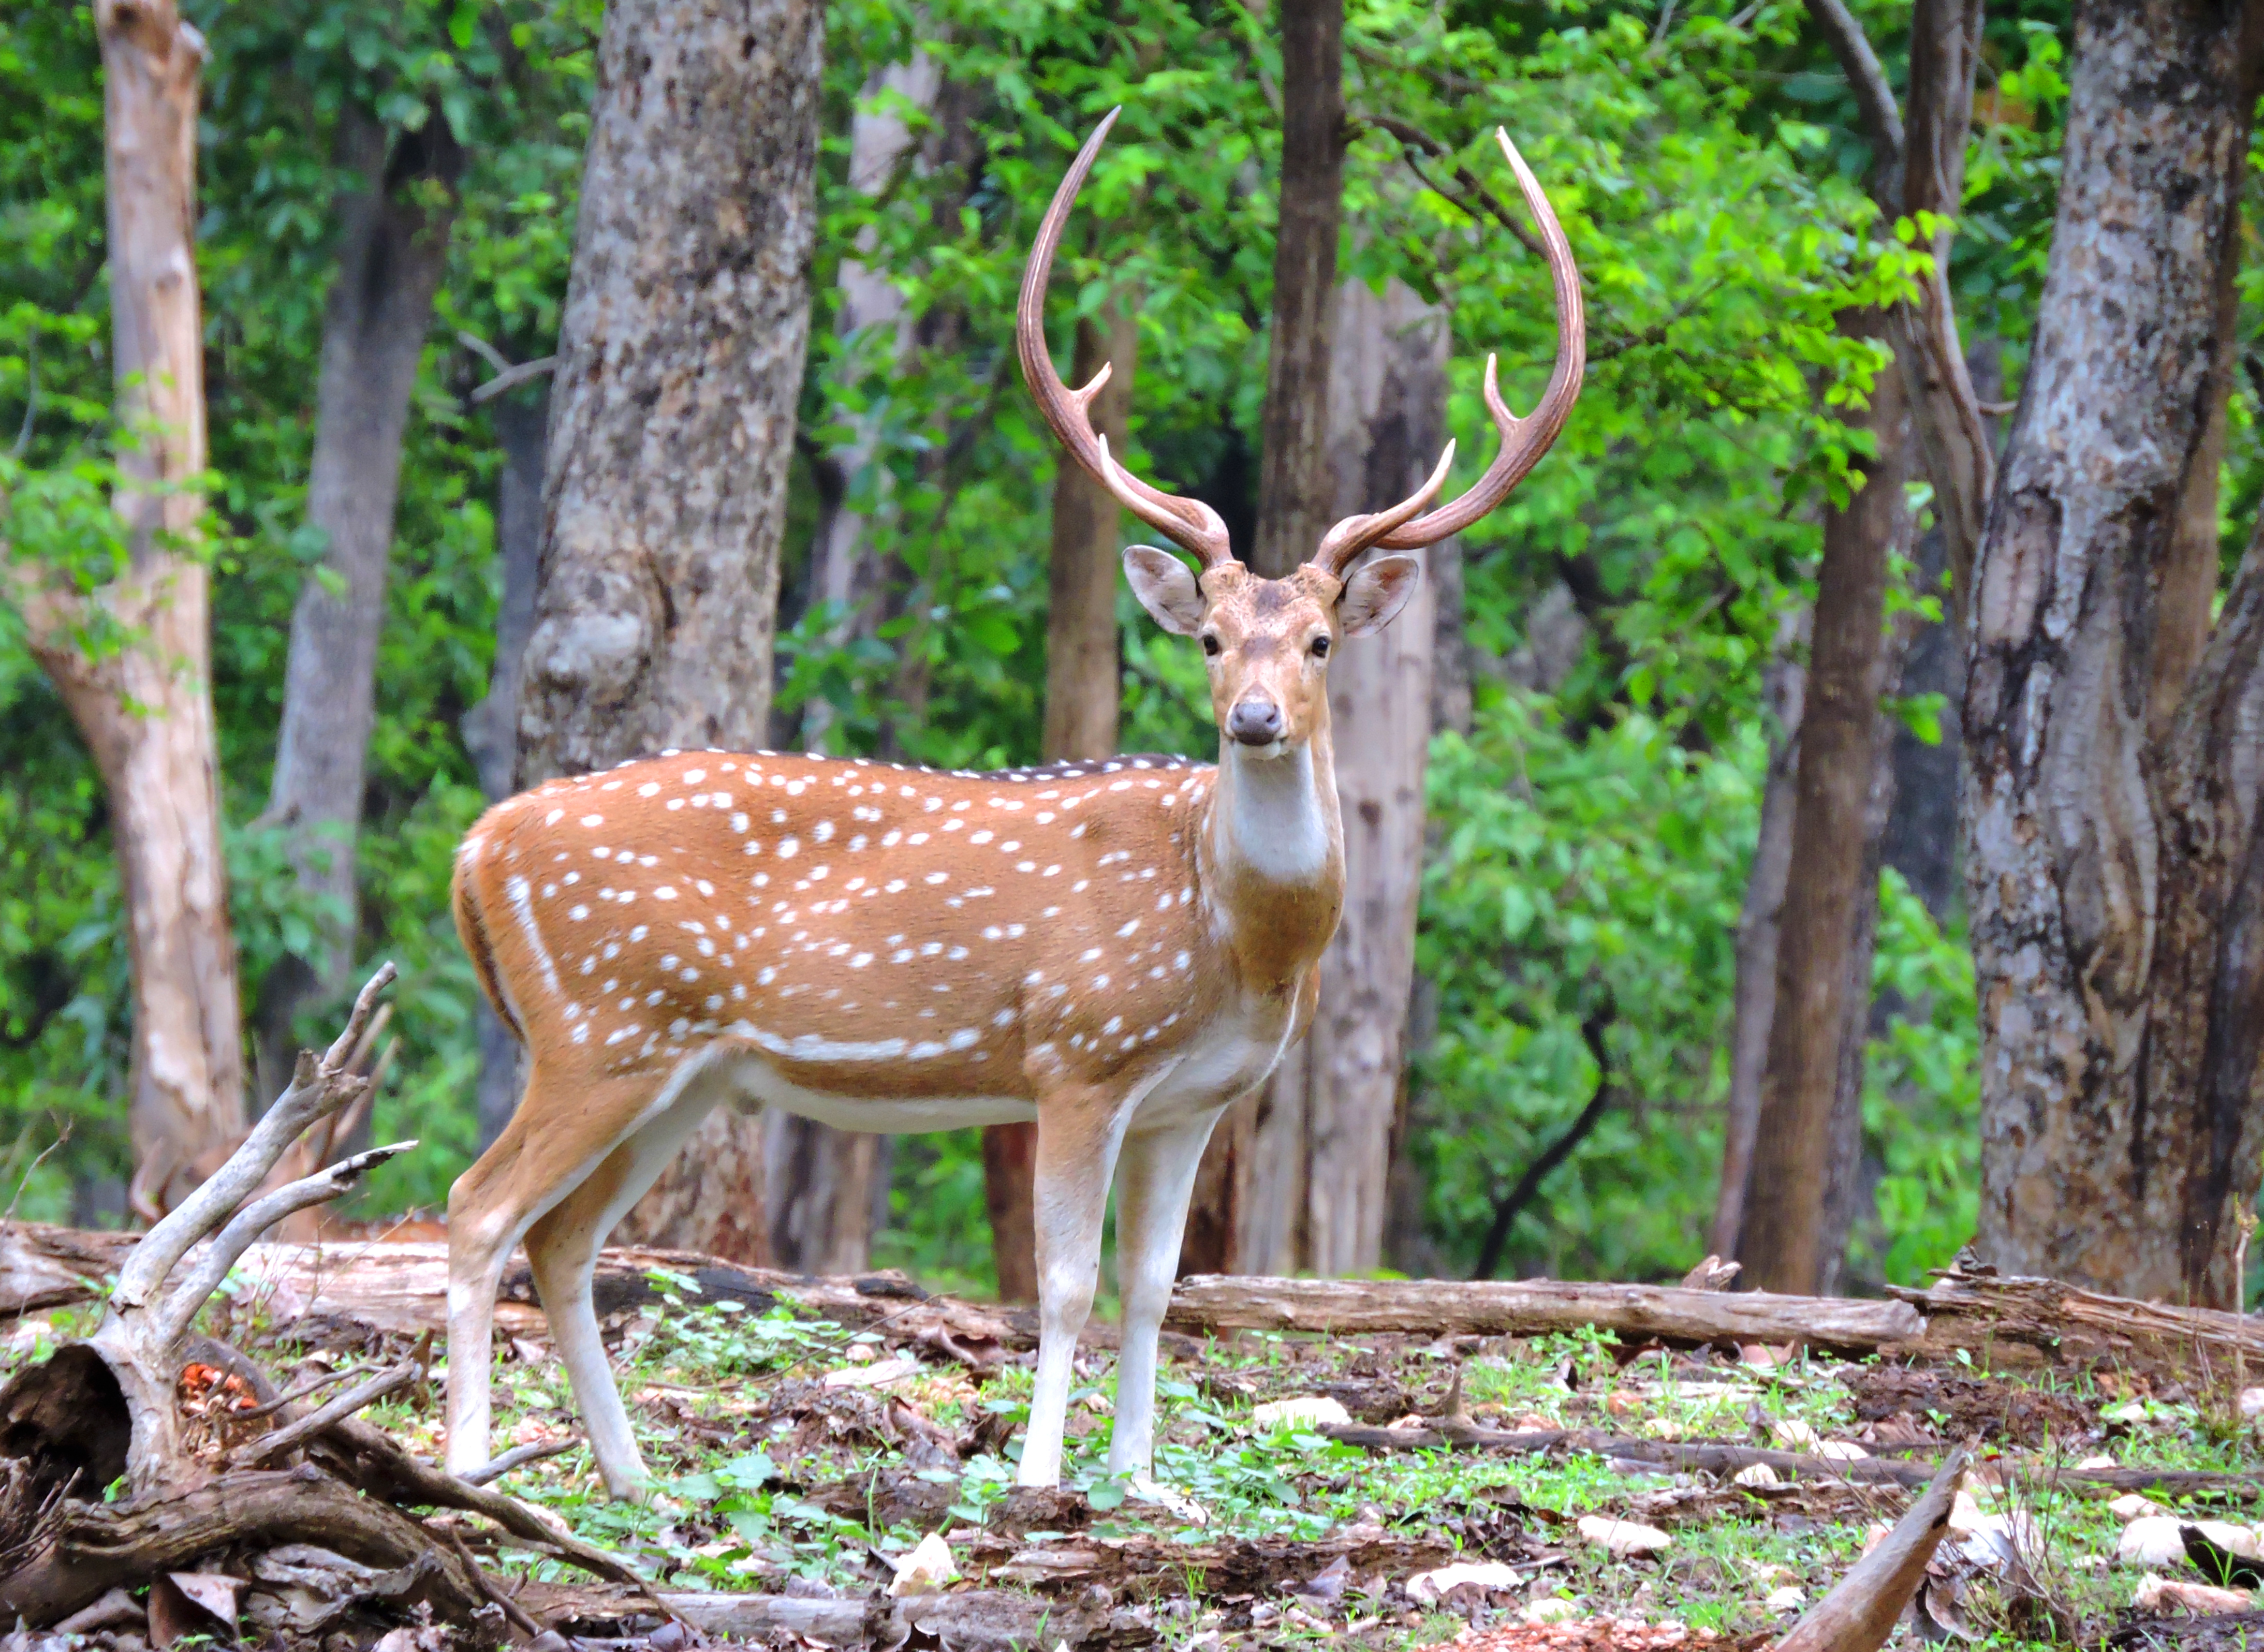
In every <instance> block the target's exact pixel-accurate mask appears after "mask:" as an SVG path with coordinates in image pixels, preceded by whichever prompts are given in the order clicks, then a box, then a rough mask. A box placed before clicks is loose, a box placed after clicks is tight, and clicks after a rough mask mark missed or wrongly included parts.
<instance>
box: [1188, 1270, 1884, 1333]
mask: <svg viewBox="0 0 2264 1652" xmlns="http://www.w3.org/2000/svg"><path fill="white" fill-rule="evenodd" d="M1165 1324H1166V1325H1169V1326H1170V1327H1172V1329H1173V1330H1182V1331H1189V1332H1202V1331H1218V1330H1302V1331H1319V1332H1329V1333H1345V1332H1350V1333H1353V1334H1361V1333H1368V1332H1391V1331H1398V1332H1407V1333H1411V1334H1416V1335H1423V1336H1433V1337H1436V1336H1471V1335H1475V1336H1485V1337H1529V1336H1535V1335H1538V1334H1540V1333H1542V1332H1544V1331H1557V1330H1581V1329H1585V1328H1586V1327H1589V1326H1595V1327H1600V1328H1601V1329H1604V1330H1615V1331H1618V1332H1620V1333H1622V1335H1626V1336H1632V1337H1644V1338H1651V1337H1657V1338H1660V1339H1663V1340H1665V1341H1669V1342H1683V1343H1693V1344H1697V1343H1739V1344H1744V1343H1772V1344H1781V1343H1788V1342H1797V1343H1806V1344H1812V1345H1816V1346H1821V1347H1826V1348H1841V1349H1848V1350H1854V1351H1870V1350H1872V1349H1875V1348H1878V1347H1881V1346H1883V1345H1884V1344H1890V1343H1903V1342H1912V1341H1915V1340H1916V1339H1917V1338H1919V1337H1922V1336H1924V1335H1925V1334H1926V1328H1927V1327H1926V1321H1925V1320H1923V1319H1922V1318H1920V1317H1919V1315H1918V1314H1917V1313H1916V1312H1915V1311H1914V1310H1913V1309H1912V1308H1911V1307H1910V1306H1909V1305H1908V1304H1907V1303H1904V1302H1877V1301H1854V1300H1849V1299H1841V1298H1836V1297H1810V1296H1774V1295H1770V1294H1768V1293H1765V1292H1760V1291H1746V1292H1738V1293H1729V1292H1720V1291H1702V1290H1690V1289H1687V1288H1684V1287H1681V1286H1659V1285H1582V1284H1574V1283H1571V1282H1568V1281H1564V1280H1557V1279H1527V1280H1522V1281H1520V1282H1517V1283H1508V1282H1498V1281H1493V1280H1472V1281H1469V1282H1459V1281H1455V1280H1452V1279H1259V1278H1248V1277H1240V1276H1230V1275H1225V1274H1198V1275H1196V1276H1195V1277H1194V1278H1192V1279H1182V1280H1180V1281H1179V1286H1178V1288H1177V1289H1176V1290H1174V1291H1173V1292H1172V1308H1171V1312H1170V1314H1169V1315H1168V1316H1167V1317H1166V1318H1165Z"/></svg>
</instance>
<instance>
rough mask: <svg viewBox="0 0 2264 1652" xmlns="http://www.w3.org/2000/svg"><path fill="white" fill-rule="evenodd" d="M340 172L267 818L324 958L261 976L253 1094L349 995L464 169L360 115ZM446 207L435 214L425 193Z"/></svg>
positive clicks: (434, 134) (345, 123) (451, 156)
mask: <svg viewBox="0 0 2264 1652" xmlns="http://www.w3.org/2000/svg"><path fill="white" fill-rule="evenodd" d="M338 148H339V155H338V160H339V163H340V164H341V165H342V166H343V167H344V169H345V170H347V171H349V172H351V173H352V174H353V175H354V176H355V177H356V178H359V180H360V183H359V185H358V186H357V187H356V189H355V190H354V192H352V193H350V194H347V195H345V196H342V197H341V198H340V199H339V203H338V207H339V216H340V218H341V219H342V220H343V222H344V225H345V233H344V235H343V236H342V237H341V239H340V243H339V246H338V266H337V279H335V281H334V282H333V284H332V286H331V288H330V302H329V306H328V308H326V309H325V310H324V312H323V366H322V376H321V380H320V382H319V384H318V386H317V388H316V416H315V453H314V460H313V463H312V464H311V466H310V467H309V469H308V480H307V519H308V521H309V522H310V523H311V524H313V525H314V526H316V528H318V529H320V530H321V531H322V533H323V537H324V540H325V541H326V545H327V548H326V550H325V552H324V554H323V576H322V577H309V578H308V580H307V582H306V583H305V584H304V585H303V586H302V587H301V590H300V592H299V601H298V605H297V607H296V608H294V610H293V612H292V615H291V648H290V655H289V659H288V663H287V666H286V669H285V673H284V688H283V721H282V728H281V730H280V733H279V737H278V740H277V743H276V749H275V770H274V774H273V776H272V779H271V781H270V789H269V795H268V803H267V818H268V819H270V820H272V821H274V822H279V824H281V825H282V826H284V827H285V828H286V829H287V830H288V831H289V833H290V835H291V840H292V859H293V862H294V866H295V869H296V874H297V881H298V886H299V892H300V894H301V896H302V897H303V898H305V899H306V900H308V902H312V903H313V904H314V906H315V907H316V911H317V913H318V916H319V922H320V925H321V939H322V949H323V950H322V954H321V955H320V956H318V957H312V958H295V957H294V958H287V959H285V960H281V961H279V963H277V964H276V966H275V967H273V968H272V969H271V970H270V971H269V972H268V975H267V979H266V981H265V983H264V986H263V989H262V991H261V994H260V1002H259V1004H258V1011H257V1013H256V1015H255V1020H256V1022H257V1024H258V1051H259V1061H258V1077H259V1086H260V1089H261V1090H262V1091H263V1092H265V1093H270V1094H272V1093H275V1092H278V1091H279V1090H281V1089H282V1088H283V1086H284V1084H285V1083H287V1082H288V1081H289V1077H290V1068H291V1062H292V1061H293V1060H294V1058H295V1057H296V1055H297V1054H298V1048H299V1041H298V1039H297V1037H296V1035H295V1030H294V1023H295V1022H296V1020H297V1018H298V1014H299V1011H301V1009H302V1008H305V1007H307V1006H308V1004H310V1003H311V1002H312V1001H313V1000H314V999H316V998H317V997H321V996H331V995H334V994H336V993H337V992H340V991H343V990H345V989H348V988H350V987H351V986H352V971H353V961H354V960H353V950H354V938H355V930H356V927H357V922H356V919H357V912H358V909H359V902H358V901H357V900H356V896H355V887H354V842H355V837H356V834H357V832H358V830H359V827H360V824H361V808H362V789H363V773H364V769H365V766H366V761H367V758H368V755H369V735H370V727H371V724H372V722H373V721H374V704H375V693H376V676H377V639H378V633H379V632H380V631H381V629H382V628H383V626H384V623H385V573H386V562H387V560H388V557H389V555H390V554H391V552H392V548H393V511H394V504H395V500H396V498H397V497H398V496H399V494H400V489H401V449H402V441H403V435H404V433H405V431H407V428H408V424H409V402H410V392H411V391H413V390H414V389H415V388H416V385H417V360H418V359H419V358H420V357H421V356H422V355H423V354H424V336H425V334H426V333H427V332H428V331H429V330H431V327H432V299H433V295H434V293H437V292H438V291H439V286H440V277H441V274H442V272H443V271H444V270H445V269H446V264H447V260H448V235H449V230H450V227H451V224H452V221H453V220H454V185H455V181H456V178H457V177H458V175H459V174H460V173H461V171H462V170H463V154H462V151H461V149H458V147H457V145H456V142H455V140H454V138H453V137H451V136H450V135H449V134H448V125H447V122H446V121H445V120H441V119H439V116H438V115H437V114H435V115H434V116H433V118H432V119H431V120H427V121H426V122H425V123H424V126H423V127H421V128H420V129H419V130H417V131H416V132H404V133H402V134H398V135H397V136H396V137H395V139H394V140H393V141H392V143H391V145H390V147H389V152H388V142H387V138H386V133H385V129H384V127H381V126H380V125H379V124H378V123H377V122H376V121H374V120H371V119H370V118H369V117H368V116H367V115H366V114H364V113H362V112H360V111H359V110H352V111H349V112H347V113H346V114H345V116H344V117H343V119H342V120H341V122H340V132H339V139H338ZM436 184H437V185H439V188H440V190H441V191H443V192H446V197H447V199H448V202H449V204H448V205H446V206H444V207H432V205H431V204H430V202H431V198H432V194H433V186H434V185H436Z"/></svg>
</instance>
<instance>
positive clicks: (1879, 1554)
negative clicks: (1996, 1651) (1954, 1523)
mask: <svg viewBox="0 0 2264 1652" xmlns="http://www.w3.org/2000/svg"><path fill="white" fill-rule="evenodd" d="M1966 1462H1967V1458H1966V1455H1965V1453H1963V1452H1962V1451H1959V1452H1952V1453H1950V1454H1949V1455H1948V1458H1946V1459H1945V1460H1943V1462H1942V1465H1941V1472H1940V1473H1938V1474H1935V1475H1934V1482H1933V1483H1932V1484H1931V1485H1929V1486H1928V1487H1927V1489H1926V1495H1925V1496H1922V1497H1920V1498H1919V1500H1918V1501H1917V1502H1916V1503H1912V1504H1911V1506H1910V1511H1909V1512H1908V1513H1907V1514H1905V1515H1904V1516H1903V1518H1901V1519H1900V1520H1898V1521H1897V1522H1896V1523H1895V1528H1894V1530H1893V1531H1891V1532H1889V1533H1888V1534H1887V1535H1886V1536H1885V1537H1884V1538H1883V1539H1882V1540H1880V1542H1879V1544H1878V1546H1877V1547H1876V1548H1874V1549H1873V1550H1872V1551H1871V1552H1870V1553H1869V1554H1866V1555H1864V1556H1863V1558H1862V1559H1861V1560H1859V1561H1856V1562H1855V1564H1854V1566H1853V1567H1851V1568H1850V1569H1848V1572H1847V1576H1845V1577H1843V1578H1841V1579H1840V1582H1839V1583H1837V1584H1836V1585H1834V1586H1833V1588H1832V1592H1831V1593H1830V1594H1828V1595H1826V1596H1825V1597H1824V1598H1823V1599H1821V1600H1819V1601H1818V1602H1817V1603H1816V1605H1815V1606H1814V1607H1813V1608H1812V1609H1811V1610H1810V1612H1809V1613H1808V1615H1807V1616H1806V1617H1804V1618H1803V1619H1801V1620H1800V1621H1799V1622H1798V1623H1796V1624H1795V1625H1793V1626H1792V1633H1791V1634H1788V1635H1786V1636H1785V1638H1784V1639H1783V1640H1781V1641H1778V1642H1777V1652H1878V1648H1880V1647H1883V1646H1884V1645H1885V1644H1886V1641H1887V1636H1888V1635H1889V1634H1891V1633H1893V1630H1894V1627H1895V1619H1897V1618H1899V1617H1900V1616H1902V1611H1903V1608H1904V1606H1905V1605H1908V1604H1909V1602H1910V1598H1911V1596H1912V1594H1914V1593H1916V1592H1917V1590H1918V1586H1919V1580H1920V1579H1922V1578H1923V1577H1925V1576H1926V1565H1927V1561H1930V1560H1932V1559H1933V1558H1934V1547H1935V1546H1936V1545H1937V1544H1939V1543H1940V1542H1941V1534H1942V1533H1943V1532H1946V1531H1948V1529H1949V1511H1950V1507H1951V1505H1952V1504H1953V1503H1956V1499H1957V1485H1958V1482H1959V1481H1961V1480H1963V1478H1964V1477H1965V1465H1966Z"/></svg>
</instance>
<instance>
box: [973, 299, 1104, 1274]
mask: <svg viewBox="0 0 2264 1652" xmlns="http://www.w3.org/2000/svg"><path fill="white" fill-rule="evenodd" d="M1139 357H1140V331H1139V310H1138V308H1137V307H1136V305H1135V304H1134V302H1133V301H1132V300H1131V298H1130V297H1129V295H1128V294H1125V293H1119V294H1117V295H1116V297H1115V298H1114V300H1113V301H1111V302H1110V303H1109V304H1108V306H1107V308H1105V309H1104V310H1103V311H1102V313H1101V316H1100V319H1099V321H1098V322H1095V321H1094V320H1092V319H1091V318H1084V319H1080V320H1079V321H1078V324H1077V349H1076V353H1075V355H1074V356H1073V357H1072V358H1071V361H1070V378H1071V380H1073V381H1074V382H1076V383H1078V384H1081V385H1082V384H1089V383H1091V382H1092V376H1093V374H1095V373H1099V371H1100V369H1101V367H1102V366H1103V365H1104V364H1107V365H1109V366H1113V367H1114V372H1113V373H1111V374H1110V375H1109V380H1108V385H1107V388H1105V389H1104V390H1102V391H1101V393H1100V394H1099V395H1098V396H1096V397H1095V398H1094V399H1093V402H1092V409H1091V414H1092V428H1093V430H1094V431H1097V432H1098V433H1099V434H1100V435H1101V436H1103V437H1105V438H1107V442H1108V448H1109V451H1110V452H1111V453H1123V452H1124V451H1125V448H1126V445H1127V443H1128V441H1129V440H1130V437H1131V430H1132V380H1133V377H1134V374H1135V373H1136V370H1137V367H1138V365H1139ZM1122 515H1123V512H1122V508H1121V506H1119V505H1118V504H1117V503H1116V501H1115V500H1114V499H1113V498H1111V497H1110V496H1109V495H1108V493H1107V490H1106V489H1103V488H1102V487H1101V486H1100V485H1099V483H1098V482H1094V481H1092V479H1091V478H1090V477H1088V476H1087V475H1085V472H1084V471H1082V470H1080V469H1079V468H1078V467H1076V466H1075V465H1070V464H1063V466H1061V467H1060V468H1059V469H1058V470H1056V472H1055V474H1054V522H1053V550H1052V557H1051V562H1050V566H1049V577H1048V586H1047V589H1048V591H1049V603H1048V606H1047V610H1046V728H1045V747H1044V753H1045V758H1046V761H1047V762H1049V763H1052V762H1056V761H1059V760H1061V759H1063V758H1067V757H1110V756H1113V755H1114V753H1115V750H1116V716H1117V709H1118V701H1119V700H1120V699H1121V698H1122V690H1121V687H1120V685H1119V678H1118V676H1117V649H1116V579H1117V552H1118V550H1119V548H1120V541H1121V533H1120V532H1119V529H1120V527H1121V521H1122ZM1037 1142H1038V1127H1036V1126H1035V1125H1030V1124H994V1125H991V1126H990V1127H987V1128H986V1129H985V1130H984V1131H983V1206H984V1207H985V1209H986V1210H987V1211H988V1212H989V1214H990V1217H991V1255H992V1257H994V1258H995V1260H996V1263H997V1265H998V1296H999V1300H1000V1301H1007V1302H1034V1301H1037V1300H1038V1274H1037V1227H1036V1218H1035V1215H1034V1212H1033V1209H1032V1206H1031V1199H1032V1198H1033V1195H1034V1188H1033V1185H1032V1178H1033V1177H1034V1174H1035V1171H1036V1169H1037V1150H1038V1149H1037Z"/></svg>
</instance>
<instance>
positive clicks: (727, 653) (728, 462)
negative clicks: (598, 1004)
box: [519, 0, 823, 1258]
mask: <svg viewBox="0 0 2264 1652" xmlns="http://www.w3.org/2000/svg"><path fill="white" fill-rule="evenodd" d="M822 39H823V14H822V12H821V11H820V10H819V8H818V7H817V6H816V5H815V4H811V3H810V0H758V4H753V5H751V6H750V5H747V4H740V5H732V6H726V5H724V4H721V3H720V0H697V3H693V4H660V3H659V0H629V3H628V4H620V5H617V6H615V7H613V8H612V9H611V10H609V11H608V12H607V14H606V29H605V36H604V39H603V41H602V43H601V45H600V47H599V70H598V90H597V94H596V98H595V99H594V104H593V107H592V110H591V134H590V147H589V156H588V160H587V163H586V164H585V166H584V173H583V184H582V202H581V212H580V216H579V219H578V221H577V225H576V228H575V241H574V267H573V274H572V278H571V279H570V283H569V286H568V290H567V296H566V308H565V314H564V317H563V320H562V325H561V329H560V337H559V349H558V354H559V371H558V374H557V380H556V384H555V388H554V390H553V395H554V398H555V409H554V414H553V419H554V426H553V431H552V436H551V442H550V453H549V464H548V474H547V475H546V477H545V482H544V488H543V511H544V520H543V542H542V566H541V586H540V589H539V591H538V594H537V597H536V600H535V626H534V632H533V635H532V636H531V637H530V638H529V639H528V641H527V646H526V666H525V669H524V670H523V672H522V674H521V679H520V695H521V705H520V713H519V736H520V750H519V783H520V784H521V785H522V786H525V785H530V784H533V782H535V781H537V780H540V779H544V778H546V777H548V776H550V775H554V774H561V773H572V772H581V771H586V770H589V769H593V768H599V767H602V766H605V765H606V764H613V763H618V762H620V761H623V760H624V759H627V758H630V757H637V756H641V755H642V754H644V753H647V752H650V751H654V750H664V749H670V748H684V747H704V746H720V747H731V748H736V749H740V750H746V749H749V748H752V747H755V746H758V745H759V744H761V743H762V741H763V736H764V732H765V729H766V726H767V724H768V721H769V714H770V686H771V645H772V633H773V623H774V620H775V617H776V611H777V605H778V572H779V540H780V534H781V533H782V532H783V530H784V527H785V524H786V489H787V465H788V461H789V460H790V459H791V457H792V453H793V447H794V425H795V403H796V400H797V397H798V396H799V394H800V391H801V388H802V366H803V358H804V353H805V350H806V346H807V344H808V340H809V262H810V256H811V250H812V244H813V242H814V238H815V234H816V201H815V198H814V190H813V185H814V178H815V173H816V160H817V141H818V115H819V91H820V88H819V79H818V69H819V62H820V50H821V46H822ZM761 1164H762V1144H761V1127H760V1123H759V1120H758V1119H755V1118H752V1117H745V1116H742V1115H740V1114H738V1113H737V1112H733V1111H731V1110H729V1109H722V1110H719V1111H718V1112H716V1113H715V1114H712V1115H711V1116H710V1117H709V1119H708V1121H707V1123H706V1124H704V1125H703V1126H702V1127H700V1130H699V1131H698V1132H697V1133H696V1134H694V1135H693V1139H692V1141H691V1142H690V1143H689V1145H688V1146H687V1148H686V1151H685V1152H684V1154H683V1155H681V1156H679V1157H678V1160H677V1162H676V1163H675V1164H674V1165H673V1166H671V1168H670V1170H667V1171H665V1172H664V1173H663V1175H662V1177H661V1181H660V1183H659V1185H657V1186H656V1187H655V1188H654V1189H653V1191H652V1192H651V1193H649V1195H648V1196H647V1197H646V1199H645V1200H644V1201H643V1202H642V1204H640V1205H639V1206H637V1208H636V1209H635V1210H633V1211H632V1212H631V1213H630V1214H629V1217H628V1221H627V1222H626V1223H625V1224H624V1227H623V1232H625V1233H629V1234H634V1235H636V1236H637V1237H639V1238H640V1239H642V1240H644V1241H646V1242H649V1243H660V1242H665V1243H670V1244H671V1245H675V1246H678V1247H679V1248H683V1249H687V1250H710V1251H714V1252H715V1253H716V1254H720V1255H728V1256H736V1257H741V1258H751V1257H756V1256H757V1255H758V1253H759V1251H760V1250H761V1248H762V1244H763V1234H764V1230H765V1224H764V1223H763V1221H761V1219H760V1215H759V1211H760V1203H759V1200H760V1192H761V1187H760V1183H761Z"/></svg>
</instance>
